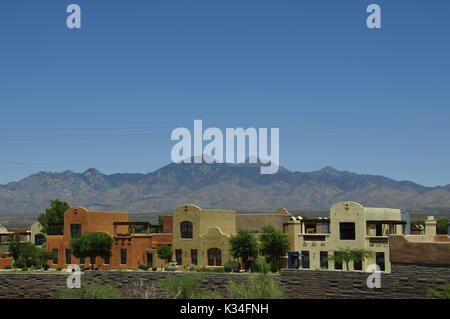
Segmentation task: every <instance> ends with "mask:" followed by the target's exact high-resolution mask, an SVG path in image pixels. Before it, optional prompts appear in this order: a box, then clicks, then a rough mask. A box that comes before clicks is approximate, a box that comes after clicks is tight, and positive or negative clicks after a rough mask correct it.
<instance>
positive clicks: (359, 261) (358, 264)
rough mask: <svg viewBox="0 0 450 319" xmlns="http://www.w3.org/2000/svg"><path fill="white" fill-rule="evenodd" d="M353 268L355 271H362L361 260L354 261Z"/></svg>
mask: <svg viewBox="0 0 450 319" xmlns="http://www.w3.org/2000/svg"><path fill="white" fill-rule="evenodd" d="M353 268H354V269H355V270H362V260H358V261H354V262H353Z"/></svg>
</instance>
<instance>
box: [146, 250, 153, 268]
mask: <svg viewBox="0 0 450 319" xmlns="http://www.w3.org/2000/svg"><path fill="white" fill-rule="evenodd" d="M147 267H148V268H149V269H152V268H153V254H152V253H147Z"/></svg>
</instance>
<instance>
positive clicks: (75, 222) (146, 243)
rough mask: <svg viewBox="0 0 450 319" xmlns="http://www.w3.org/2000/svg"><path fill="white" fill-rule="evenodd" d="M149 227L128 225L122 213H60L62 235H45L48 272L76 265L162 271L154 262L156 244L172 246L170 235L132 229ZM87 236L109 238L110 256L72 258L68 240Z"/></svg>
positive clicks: (80, 209)
mask: <svg viewBox="0 0 450 319" xmlns="http://www.w3.org/2000/svg"><path fill="white" fill-rule="evenodd" d="M137 225H140V226H147V228H149V227H150V223H139V222H129V221H128V213H126V212H97V211H89V210H88V209H86V208H84V207H71V208H69V209H68V210H67V211H66V212H65V213H64V234H63V235H48V236H47V241H46V249H47V250H49V251H50V252H52V260H50V261H49V266H50V267H51V268H56V267H58V266H60V267H63V268H65V267H67V266H68V265H70V264H79V265H81V266H84V267H86V268H87V267H91V266H92V265H95V267H97V268H101V269H136V268H137V267H138V265H139V264H146V265H147V266H148V267H149V268H153V267H162V266H164V264H165V261H163V260H160V259H159V258H157V255H156V249H157V247H158V245H160V244H172V234H171V233H149V232H147V233H136V232H135V231H134V229H135V226H137ZM88 232H104V233H107V234H109V235H110V236H111V237H112V238H113V246H112V256H111V257H110V258H108V257H104V258H100V257H97V258H96V260H91V259H90V258H82V259H78V258H76V257H75V256H73V254H72V251H71V245H70V240H71V239H72V238H76V237H78V236H80V235H82V234H85V233H88Z"/></svg>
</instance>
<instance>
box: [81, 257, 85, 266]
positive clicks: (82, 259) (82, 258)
mask: <svg viewBox="0 0 450 319" xmlns="http://www.w3.org/2000/svg"><path fill="white" fill-rule="evenodd" d="M80 264H82V265H84V264H85V260H84V257H80Z"/></svg>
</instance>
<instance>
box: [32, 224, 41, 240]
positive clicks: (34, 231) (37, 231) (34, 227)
mask: <svg viewBox="0 0 450 319" xmlns="http://www.w3.org/2000/svg"><path fill="white" fill-rule="evenodd" d="M41 231H42V226H41V224H39V223H38V222H36V223H34V224H33V225H31V242H32V243H33V244H36V235H37V234H40V233H41Z"/></svg>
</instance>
